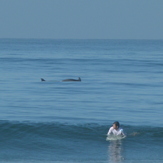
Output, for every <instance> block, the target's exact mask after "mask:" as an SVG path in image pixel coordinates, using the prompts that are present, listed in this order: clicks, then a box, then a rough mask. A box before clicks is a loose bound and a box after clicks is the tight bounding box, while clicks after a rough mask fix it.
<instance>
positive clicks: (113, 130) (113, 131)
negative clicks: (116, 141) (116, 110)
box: [107, 121, 126, 137]
mask: <svg viewBox="0 0 163 163" xmlns="http://www.w3.org/2000/svg"><path fill="white" fill-rule="evenodd" d="M110 135H114V136H122V137H125V136H126V135H125V134H124V132H123V129H122V128H120V124H119V122H118V121H116V122H114V123H113V126H112V127H110V129H109V131H108V133H107V136H110Z"/></svg>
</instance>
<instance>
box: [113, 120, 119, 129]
mask: <svg viewBox="0 0 163 163" xmlns="http://www.w3.org/2000/svg"><path fill="white" fill-rule="evenodd" d="M119 126H120V124H119V122H118V121H116V122H114V123H113V128H114V129H118V128H119Z"/></svg>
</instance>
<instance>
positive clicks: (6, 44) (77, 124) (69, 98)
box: [0, 39, 163, 163]
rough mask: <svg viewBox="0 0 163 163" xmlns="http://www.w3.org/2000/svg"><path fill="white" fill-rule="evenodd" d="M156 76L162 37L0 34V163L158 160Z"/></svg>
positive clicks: (161, 86)
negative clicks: (115, 126)
mask: <svg viewBox="0 0 163 163" xmlns="http://www.w3.org/2000/svg"><path fill="white" fill-rule="evenodd" d="M162 73H163V40H48V39H0V74H1V77H0V85H1V88H0V99H1V103H0V111H1V114H0V120H1V121H0V131H1V134H0V144H1V149H0V162H73V163H74V162H107V163H108V162H109V163H118V162H122V163H130V162H132V163H138V162H139V163H141V162H142V163H146V162H148V163H149V162H151V163H153V162H156V163H161V162H162V161H163V155H162V151H163V148H162V145H163V126H162V124H163V119H162V113H163V111H162V107H163V100H162V97H163V78H162ZM78 77H80V78H81V80H82V81H81V82H62V80H64V79H67V78H74V79H78ZM41 78H44V79H45V80H46V81H45V82H41ZM117 120H118V121H119V122H120V123H121V125H122V127H123V129H124V130H125V132H126V133H127V137H126V138H125V139H123V140H118V141H106V133H107V131H108V129H109V127H110V126H111V125H112V123H113V122H114V121H117Z"/></svg>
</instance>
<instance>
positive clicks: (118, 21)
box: [0, 0, 163, 39]
mask: <svg viewBox="0 0 163 163" xmlns="http://www.w3.org/2000/svg"><path fill="white" fill-rule="evenodd" d="M0 22H1V24H0V38H54V39H64V38H66V39H67V38H68V39H69V38H70V39H71V38H72V39H163V0H0Z"/></svg>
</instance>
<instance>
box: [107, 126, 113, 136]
mask: <svg viewBox="0 0 163 163" xmlns="http://www.w3.org/2000/svg"><path fill="white" fill-rule="evenodd" d="M111 133H112V127H110V129H109V131H108V133H107V135H111Z"/></svg>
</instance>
